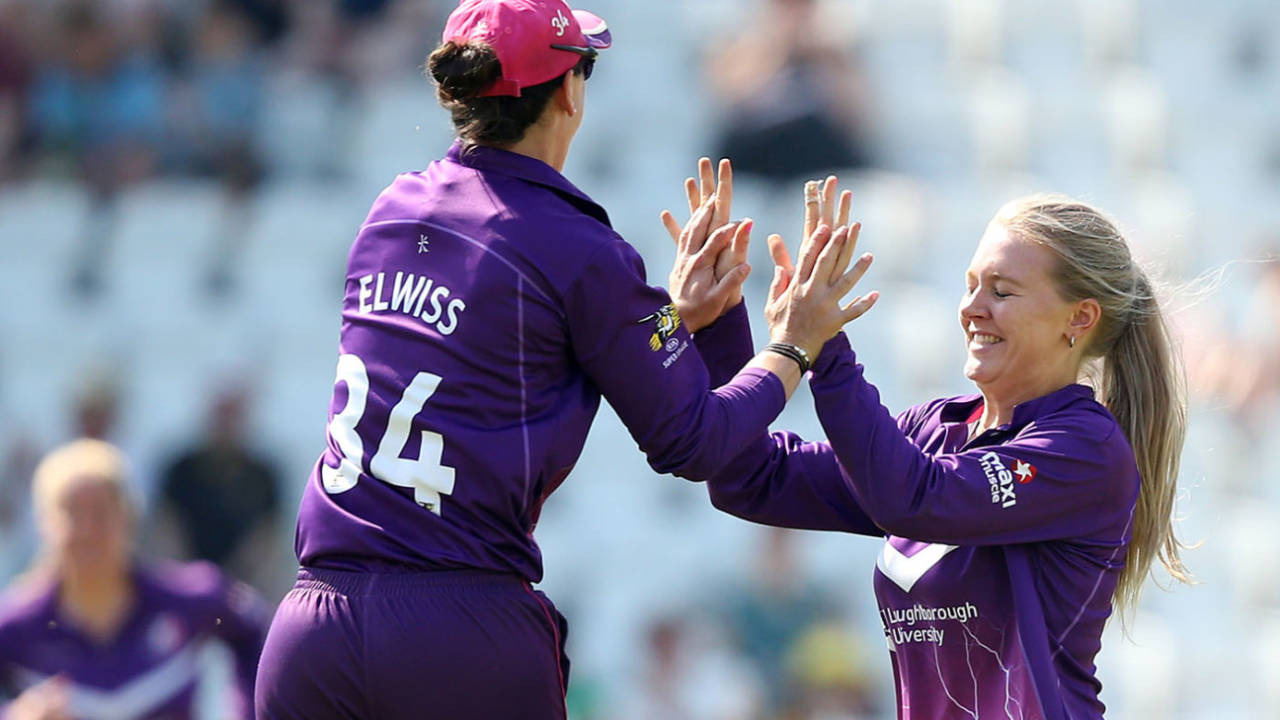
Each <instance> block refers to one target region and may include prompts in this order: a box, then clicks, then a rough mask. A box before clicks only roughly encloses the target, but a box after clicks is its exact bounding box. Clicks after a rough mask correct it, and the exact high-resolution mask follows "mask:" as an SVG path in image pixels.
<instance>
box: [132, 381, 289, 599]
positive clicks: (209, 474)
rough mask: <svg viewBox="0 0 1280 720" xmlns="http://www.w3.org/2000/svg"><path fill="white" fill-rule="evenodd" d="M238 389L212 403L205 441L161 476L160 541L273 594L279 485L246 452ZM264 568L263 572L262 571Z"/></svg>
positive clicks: (272, 472) (265, 464)
mask: <svg viewBox="0 0 1280 720" xmlns="http://www.w3.org/2000/svg"><path fill="white" fill-rule="evenodd" d="M247 400H248V393H247V392H246V391H245V390H244V389H242V388H236V389H233V390H229V391H225V392H223V393H221V394H219V395H217V396H216V397H215V398H214V400H213V406H212V408H211V411H210V417H209V427H208V432H207V434H206V436H205V437H204V438H203V439H201V440H200V441H199V442H198V443H197V444H196V445H195V446H193V447H191V448H189V449H187V450H184V451H182V452H180V453H179V454H178V456H177V457H176V458H174V459H173V460H172V461H171V462H170V463H169V465H168V467H167V468H166V469H165V470H164V473H163V476H162V477H161V487H160V497H159V499H158V504H159V507H158V514H159V516H160V517H159V518H158V520H157V524H158V525H159V526H160V536H161V537H162V538H166V539H176V540H177V542H178V543H179V544H180V545H181V546H183V548H184V549H185V554H186V555H187V556H188V557H192V558H199V559H202V560H208V561H210V562H213V563H216V564H217V565H219V566H220V567H222V568H223V569H225V570H226V571H228V572H229V573H231V574H232V575H234V576H236V577H239V578H242V579H245V580H249V581H250V582H252V583H253V584H255V585H257V586H258V587H259V588H271V587H274V585H275V583H274V582H273V581H274V577H272V576H269V575H264V574H263V573H277V572H278V571H279V568H278V567H275V566H274V565H272V564H271V563H263V562H262V559H263V558H275V557H276V555H277V554H276V553H275V552H274V551H273V547H274V544H275V534H276V533H275V529H276V528H275V523H276V514H277V512H278V511H279V509H280V500H279V492H280V491H279V479H278V474H277V471H276V468H275V466H274V463H273V462H272V461H271V460H270V459H268V458H266V457H264V456H262V455H261V454H259V453H258V452H257V451H256V450H255V449H254V448H251V447H249V446H248V445H247V443H246V439H245V434H246V427H245V424H246V417H245V415H246V410H247V408H246V402H247ZM264 565H266V566H267V567H264Z"/></svg>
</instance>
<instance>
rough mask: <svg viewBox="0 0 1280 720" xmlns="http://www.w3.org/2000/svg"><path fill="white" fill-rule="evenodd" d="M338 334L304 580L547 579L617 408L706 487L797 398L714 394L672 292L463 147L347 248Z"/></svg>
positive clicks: (522, 176)
mask: <svg viewBox="0 0 1280 720" xmlns="http://www.w3.org/2000/svg"><path fill="white" fill-rule="evenodd" d="M342 319H343V322H342V333H341V338H340V343H339V346H340V349H339V353H340V356H339V360H338V373H337V382H336V383H335V390H334V395H333V401H332V405H331V409H330V421H329V426H328V447H327V449H326V450H325V452H324V453H323V455H322V456H321V458H320V460H319V462H318V463H317V464H316V467H315V470H314V472H313V473H312V477H311V479H310V481H309V482H308V483H307V487H306V489H305V491H304V494H303V498H302V504H301V508H300V510H299V513H298V533H297V543H296V548H297V552H298V557H299V560H300V561H301V563H302V564H303V565H304V566H315V567H326V568H331V569H340V570H355V571H362V570H364V571H368V570H382V571H388V570H390V571H395V570H432V569H448V568H480V569H488V570H493V571H497V572H507V573H516V574H519V575H520V576H522V577H524V578H526V579H528V580H529V581H531V582H536V581H538V580H540V579H541V577H542V560H541V555H540V553H539V550H538V546H537V544H536V543H535V542H534V540H533V534H532V533H533V529H534V526H535V524H536V523H537V520H538V515H539V512H540V510H541V507H542V503H543V501H544V500H545V499H546V498H547V496H548V495H550V494H551V492H552V491H554V490H555V489H556V487H558V486H559V485H560V483H561V482H562V481H563V480H564V479H565V477H566V476H567V475H568V474H569V471H570V469H571V468H572V467H573V465H574V463H575V462H576V461H577V458H578V456H579V454H580V453H581V450H582V446H583V443H584V442H585V439H586V435H587V430H588V427H589V426H590V424H591V421H592V418H593V417H594V416H595V412H596V409H597V407H598V406H599V401H600V397H601V395H602V394H603V396H604V397H605V398H606V399H607V400H608V401H609V403H610V404H611V405H612V406H613V408H614V410H615V411H617V413H618V416H619V417H620V418H621V419H622V421H623V423H624V424H625V425H626V426H627V428H628V430H629V431H630V432H631V434H632V436H633V437H634V438H635V440H636V442H637V443H638V444H639V446H640V448H641V449H642V450H643V451H644V452H645V453H646V454H647V456H648V459H649V462H650V464H651V465H652V466H653V467H654V469H656V470H657V471H659V472H670V473H674V474H678V475H685V476H690V477H706V476H708V475H710V474H712V472H713V471H714V469H715V468H716V467H718V466H719V465H721V464H723V463H724V462H727V461H728V460H729V459H731V458H732V457H734V456H735V455H737V454H738V452H739V451H740V450H741V449H742V448H743V446H744V445H745V443H746V442H747V440H749V439H750V438H751V437H753V436H754V435H757V434H759V433H760V432H762V431H763V430H764V429H765V428H766V427H767V425H768V423H769V422H770V421H772V420H773V418H775V417H776V416H777V414H778V413H779V412H780V411H781V409H782V405H783V403H784V402H785V393H784V389H783V387H782V383H781V381H780V380H778V378H777V377H776V376H774V375H772V374H770V373H768V372H765V371H762V370H747V371H743V372H742V373H740V374H738V375H737V377H736V378H734V379H733V381H732V382H730V383H728V384H727V385H725V386H723V387H721V388H719V389H716V390H714V391H712V390H708V387H709V381H708V375H707V370H706V367H705V366H704V365H703V362H702V360H701V358H700V357H699V356H698V352H697V351H696V350H694V349H693V348H692V343H691V341H690V336H689V333H688V330H687V329H686V328H685V327H684V326H683V324H682V322H681V320H680V317H679V314H678V313H677V312H676V309H675V306H674V305H672V304H671V299H670V297H669V296H668V295H667V294H666V292H665V291H663V290H661V289H659V288H654V287H650V286H649V285H648V284H646V282H645V273H644V266H643V264H642V262H641V260H640V257H639V255H638V254H637V253H636V252H635V250H634V249H633V248H632V247H631V246H630V245H628V244H627V243H626V242H625V241H624V240H623V239H622V238H621V237H619V236H618V234H617V233H615V232H614V231H613V230H612V228H611V226H610V225H609V218H608V216H607V215H606V214H605V212H604V210H603V209H602V208H601V207H600V206H599V205H597V204H596V203H594V202H592V201H591V199H590V198H588V197H587V196H586V195H584V194H583V193H582V192H581V191H580V190H578V189H577V188H575V187H574V186H573V185H572V184H570V183H569V182H568V181H567V180H566V179H565V178H564V177H563V176H562V175H561V174H560V173H558V172H556V171H555V170H554V169H553V168H551V167H550V166H549V165H547V164H546V163H543V162H541V161H539V160H536V159H534V158H530V157H527V156H524V155H519V154H515V153H510V152H505V151H502V150H496V149H491V148H484V147H476V148H472V149H470V150H464V149H463V147H462V146H461V145H460V144H457V143H455V144H454V146H453V147H452V148H451V149H450V151H449V153H448V155H447V156H446V157H445V158H444V159H442V160H439V161H436V162H433V163H431V165H430V166H429V167H428V168H427V169H426V170H425V171H423V172H420V173H408V174H403V175H400V176H398V177H397V178H396V180H395V181H394V182H393V183H392V184H391V186H390V187H388V188H387V189H386V190H385V191H383V193H382V194H381V195H380V196H379V197H378V199H377V200H376V201H375V202H374V204H373V208H372V209H371V211H370V212H369V216H368V218H367V219H366V221H365V223H364V224H363V226H362V227H361V229H360V231H359V233H358V234H357V236H356V240H355V243H354V244H353V246H352V248H351V253H350V256H349V262H348V272H347V280H346V295H345V299H344V302H343V308H342ZM739 367H741V365H740V366H739ZM736 369H737V368H735V370H736Z"/></svg>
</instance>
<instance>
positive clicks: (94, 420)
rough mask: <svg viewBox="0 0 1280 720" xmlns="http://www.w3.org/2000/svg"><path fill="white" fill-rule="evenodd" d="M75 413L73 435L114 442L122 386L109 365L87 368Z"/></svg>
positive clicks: (76, 401) (77, 398)
mask: <svg viewBox="0 0 1280 720" xmlns="http://www.w3.org/2000/svg"><path fill="white" fill-rule="evenodd" d="M87 378H88V379H87V381H86V382H85V385H84V388H83V389H82V390H81V391H80V393H79V394H78V395H77V396H76V399H75V407H74V408H73V410H72V412H73V414H74V416H73V417H72V430H71V434H72V436H73V437H85V438H92V439H94V440H106V441H108V442H110V441H115V440H116V439H117V438H116V437H115V435H116V431H117V421H118V420H119V417H120V386H119V384H118V382H117V381H116V379H115V378H114V377H113V376H112V375H111V374H110V373H109V371H108V370H107V369H106V368H97V369H90V370H88V371H87Z"/></svg>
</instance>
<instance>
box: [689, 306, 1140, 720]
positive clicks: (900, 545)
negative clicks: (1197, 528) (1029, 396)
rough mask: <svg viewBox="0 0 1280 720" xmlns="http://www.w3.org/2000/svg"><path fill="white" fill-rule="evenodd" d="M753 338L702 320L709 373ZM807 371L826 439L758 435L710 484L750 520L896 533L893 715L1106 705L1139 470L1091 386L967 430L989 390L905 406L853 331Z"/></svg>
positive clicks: (882, 563)
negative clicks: (1104, 674) (1101, 658)
mask: <svg viewBox="0 0 1280 720" xmlns="http://www.w3.org/2000/svg"><path fill="white" fill-rule="evenodd" d="M730 322H732V323H740V324H741V325H740V328H739V329H738V330H734V329H732V328H730V327H729V324H730ZM749 338H750V334H749V332H747V331H746V330H745V314H744V313H739V314H731V315H729V316H726V319H722V320H721V321H720V323H718V327H717V334H716V335H715V336H714V337H713V336H710V335H707V336H706V337H704V334H702V333H700V334H699V337H698V341H699V345H700V346H704V343H705V344H708V345H709V344H712V343H715V344H717V345H718V346H719V347H716V348H714V349H713V348H707V352H704V357H706V358H707V359H708V362H710V363H712V367H711V371H712V374H713V376H715V375H716V374H717V373H722V372H725V371H726V369H727V368H729V367H733V366H734V365H735V364H738V365H740V363H741V359H742V357H744V356H749V355H750V352H751V351H750V343H749ZM717 366H718V367H717ZM810 385H811V388H812V391H813V396H814V403H815V405H816V408H817V411H818V416H819V419H820V420H821V421H822V425H823V428H824V430H825V431H826V433H827V436H828V441H827V442H822V443H814V442H804V441H803V440H801V439H800V438H799V437H797V436H795V435H794V434H792V433H787V432H775V433H773V434H771V435H761V436H758V437H757V438H756V439H755V440H754V441H753V442H752V444H751V445H750V446H749V447H748V449H747V450H746V451H744V452H743V453H742V455H740V456H739V457H738V458H737V459H735V460H734V461H733V462H732V463H730V464H729V465H727V466H726V467H725V468H724V469H723V471H722V472H720V473H719V474H718V475H717V476H716V477H715V478H713V479H711V480H710V481H709V482H708V488H709V490H710V493H711V498H712V502H713V503H714V504H715V506H716V507H718V508H720V509H722V510H725V511H727V512H730V513H732V514H734V515H737V516H739V517H742V518H745V519H748V520H753V521H756V522H761V523H765V524H770V525H779V526H784V527H795V528H806V529H815V530H840V531H845V532H851V533H857V534H862V535H871V536H882V537H885V538H886V539H885V544H884V547H883V549H882V550H881V553H880V556H879V558H878V560H877V562H876V569H875V572H874V581H873V582H874V587H875V593H876V598H877V601H878V603H879V607H880V616H881V621H882V622H883V624H884V630H885V636H886V640H887V642H888V645H889V650H890V657H891V658H892V662H893V671H894V680H895V686H896V691H897V698H898V714H899V717H901V718H904V719H905V718H910V719H911V720H920V719H921V718H925V719H933V718H957V717H972V718H1018V719H1031V718H1042V719H1044V720H1065V719H1066V718H1074V719H1076V720H1080V719H1082V718H1100V717H1102V713H1103V705H1102V703H1101V702H1100V701H1099V699H1098V692H1099V689H1100V688H1101V684H1100V683H1099V682H1098V681H1097V679H1096V678H1095V676H1094V670H1095V666H1094V657H1095V655H1096V654H1097V652H1098V650H1099V648H1100V646H1101V634H1102V629H1103V625H1104V624H1105V622H1106V620H1107V618H1108V617H1109V616H1110V614H1111V598H1112V593H1113V591H1114V590H1115V586H1116V582H1117V579H1118V575H1119V572H1120V570H1121V568H1122V566H1123V564H1124V558H1125V551H1126V548H1127V546H1128V543H1129V540H1130V536H1131V529H1132V528H1131V522H1132V519H1133V513H1134V507H1135V503H1136V499H1137V495H1138V487H1139V475H1138V470H1137V466H1136V464H1135V461H1134V457H1133V451H1132V449H1131V448H1130V446H1129V443H1128V441H1127V440H1126V439H1125V436H1124V433H1123V432H1122V431H1121V429H1120V427H1119V426H1118V425H1117V423H1116V421H1115V419H1114V418H1113V417H1112V416H1111V414H1110V413H1109V412H1108V411H1107V410H1106V408H1104V407H1103V406H1102V405H1100V404H1098V403H1097V402H1096V401H1094V399H1093V391H1092V390H1091V389H1090V388H1088V387H1085V386H1083V385H1068V386H1066V387H1064V388H1062V389H1060V390H1058V391H1056V392H1053V393H1050V394H1049V395H1045V396H1042V397H1040V398H1036V399H1034V400H1030V401H1028V402H1024V403H1022V404H1020V405H1018V406H1017V408H1016V409H1015V412H1014V417H1013V421H1012V422H1011V423H1008V424H1006V425H1002V426H998V427H996V428H993V429H991V430H988V431H987V432H985V433H982V434H979V435H978V436H977V437H974V438H973V439H972V440H970V439H969V431H970V426H969V422H970V421H971V420H973V419H975V418H976V416H977V415H980V414H981V405H982V398H981V396H978V395H971V396H962V397H956V398H945V399H941V400H935V401H933V402H931V403H927V404H924V405H920V406H917V407H914V408H911V409H909V410H907V411H906V412H904V413H902V414H901V415H900V416H899V417H898V418H897V419H896V420H895V419H894V418H893V417H892V416H891V415H890V414H889V412H888V411H887V410H886V409H885V408H884V407H883V406H882V405H881V404H880V399H879V393H878V392H877V391H876V389H875V387H874V386H873V385H872V384H871V383H869V382H868V381H867V380H866V379H865V378H864V377H863V370H862V366H861V365H859V364H857V362H856V360H855V357H854V354H853V351H852V350H851V349H850V347H849V344H848V341H847V340H846V339H845V337H844V335H843V334H841V335H839V336H837V337H836V338H835V339H834V340H832V341H830V342H828V343H827V345H826V346H825V347H824V348H823V351H822V353H821V354H820V355H819V357H818V359H817V361H816V363H815V365H814V368H813V375H812V378H811V380H810Z"/></svg>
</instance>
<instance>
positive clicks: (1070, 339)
mask: <svg viewBox="0 0 1280 720" xmlns="http://www.w3.org/2000/svg"><path fill="white" fill-rule="evenodd" d="M1075 346H1076V336H1075V335H1068V336H1067V347H1069V348H1074V347H1075Z"/></svg>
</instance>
